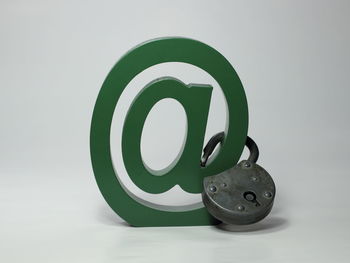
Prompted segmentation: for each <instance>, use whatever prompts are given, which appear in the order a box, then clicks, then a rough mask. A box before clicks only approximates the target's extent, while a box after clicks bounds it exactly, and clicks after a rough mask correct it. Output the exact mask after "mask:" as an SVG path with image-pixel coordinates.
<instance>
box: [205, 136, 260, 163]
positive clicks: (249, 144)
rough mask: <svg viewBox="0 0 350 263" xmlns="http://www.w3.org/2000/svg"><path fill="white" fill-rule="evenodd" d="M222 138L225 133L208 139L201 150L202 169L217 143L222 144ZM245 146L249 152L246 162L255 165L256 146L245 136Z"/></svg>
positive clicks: (256, 157) (257, 155) (257, 152)
mask: <svg viewBox="0 0 350 263" xmlns="http://www.w3.org/2000/svg"><path fill="white" fill-rule="evenodd" d="M224 137H225V133H224V132H219V133H217V134H215V135H214V136H213V137H211V138H210V140H209V141H208V143H207V145H206V146H205V147H204V149H203V155H202V158H201V162H200V164H201V166H202V167H205V165H206V164H207V161H208V159H209V157H210V155H211V154H212V153H213V151H214V149H215V147H216V146H217V145H218V143H222V142H223V140H224ZM245 146H247V148H248V149H249V152H250V153H249V157H248V161H249V162H252V163H256V162H257V161H258V158H259V148H258V145H257V144H256V143H255V142H254V140H253V139H252V138H250V137H249V136H247V139H246V141H245Z"/></svg>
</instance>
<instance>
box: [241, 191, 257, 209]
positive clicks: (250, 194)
mask: <svg viewBox="0 0 350 263" xmlns="http://www.w3.org/2000/svg"><path fill="white" fill-rule="evenodd" d="M243 197H244V199H245V200H247V201H248V202H251V203H254V204H255V206H260V204H259V202H258V201H257V200H256V194H255V193H254V192H252V191H247V192H244V194H243Z"/></svg>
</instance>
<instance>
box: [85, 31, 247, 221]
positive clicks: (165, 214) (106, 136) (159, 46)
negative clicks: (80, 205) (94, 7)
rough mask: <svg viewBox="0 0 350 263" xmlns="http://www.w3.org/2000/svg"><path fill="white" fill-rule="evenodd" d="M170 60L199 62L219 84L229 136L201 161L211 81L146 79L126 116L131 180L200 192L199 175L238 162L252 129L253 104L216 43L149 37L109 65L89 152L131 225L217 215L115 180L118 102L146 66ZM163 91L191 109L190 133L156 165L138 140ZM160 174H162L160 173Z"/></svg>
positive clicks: (156, 188)
mask: <svg viewBox="0 0 350 263" xmlns="http://www.w3.org/2000/svg"><path fill="white" fill-rule="evenodd" d="M165 62H183V63H188V64H191V65H193V66H196V67H199V68H201V69H203V70H204V71H206V72H207V73H208V74H210V75H211V76H212V77H213V78H214V79H215V80H216V81H217V83H218V84H219V86H220V88H221V89H222V91H223V93H224V95H225V98H226V102H227V111H228V112H227V113H228V114H227V116H228V119H227V122H226V123H227V124H226V130H225V134H226V136H225V141H224V142H223V144H222V147H221V148H220V150H219V152H218V154H217V156H216V157H215V159H214V160H213V161H212V162H211V163H210V164H209V165H208V166H207V167H204V168H203V167H200V165H199V161H200V157H201V151H202V147H203V143H204V135H205V128H206V124H207V117H208V111H209V105H210V99H211V92H212V87H211V86H210V85H204V84H185V83H182V82H181V81H180V80H177V79H175V78H170V77H163V78H159V79H156V80H154V81H152V82H151V83H149V84H148V85H146V87H144V88H143V89H142V91H141V92H140V93H139V94H138V95H137V97H136V98H135V99H134V101H133V103H132V105H131V107H130V109H129V111H128V114H127V116H126V119H125V122H124V127H123V137H122V154H123V159H124V164H125V167H126V170H127V172H128V175H129V176H130V178H131V180H132V181H133V182H134V183H135V184H136V185H137V186H138V187H139V188H141V189H142V190H144V191H146V192H149V193H162V192H165V191H167V190H169V189H170V188H172V187H173V186H174V185H177V184H178V185H179V186H180V187H181V188H182V189H183V190H184V191H187V192H190V193H200V192H202V181H203V178H204V177H206V176H210V175H214V174H217V173H220V172H222V171H224V170H227V169H229V168H231V167H232V166H234V165H235V164H236V163H237V162H238V160H239V158H240V156H241V153H242V150H243V147H244V144H245V140H246V137H247V129H248V106H247V101H246V97H245V93H244V89H243V86H242V83H241V81H240V80H239V77H238V76H237V74H236V72H235V70H234V69H233V67H232V66H231V64H230V63H229V62H228V61H227V60H226V59H225V57H224V56H222V55H221V54H220V53H219V52H218V51H216V50H215V49H213V48H211V47H209V46H207V45H206V44H204V43H201V42H199V41H196V40H192V39H187V38H160V39H155V40H151V41H148V42H145V43H143V44H141V45H139V46H137V47H135V48H134V49H132V50H131V51H129V52H128V53H127V54H126V55H124V56H123V57H122V58H121V59H120V60H119V61H118V62H117V63H116V65H115V66H114V67H113V68H112V70H111V71H110V73H109V74H108V76H107V78H106V79H105V81H104V83H103V85H102V88H101V90H100V93H99V95H98V98H97V101H96V104H95V108H94V112H93V116H92V122H91V131H90V152H91V160H92V166H93V170H94V174H95V178H96V181H97V184H98V186H99V188H100V191H101V193H102V195H103V196H104V198H105V200H106V201H107V203H108V204H109V205H110V207H111V208H112V209H113V210H114V211H115V212H116V213H117V214H118V215H119V216H120V217H122V218H123V219H124V220H125V221H126V222H128V223H129V224H131V225H134V226H188V225H210V224H216V223H217V221H216V220H215V219H214V218H213V217H211V216H210V215H209V213H208V212H207V211H206V209H205V208H203V207H201V208H198V207H193V208H192V209H191V208H186V209H185V208H184V207H176V209H171V208H169V207H167V206H164V205H157V204H153V203H149V202H147V201H145V200H142V199H140V198H139V197H137V196H135V195H134V194H132V193H131V192H130V191H129V190H128V189H127V188H126V187H125V186H124V185H123V184H122V183H121V181H120V180H119V179H118V175H117V174H116V172H115V170H114V168H113V164H112V158H111V150H110V131H111V123H112V118H113V113H114V109H115V107H116V104H117V103H118V100H119V98H120V96H121V94H122V92H123V90H124V89H125V87H126V86H127V85H128V83H129V82H130V81H131V80H132V79H133V78H134V77H135V76H136V75H137V74H139V73H140V72H142V71H143V70H145V69H147V68H149V67H151V66H154V65H157V64H160V63H165ZM164 98H173V99H175V100H177V101H178V102H179V103H181V105H182V106H183V107H184V109H185V112H186V115H187V120H188V121H187V122H188V126H187V138H186V142H185V144H184V146H183V149H182V152H181V155H180V156H178V158H177V159H176V160H175V161H174V162H173V163H172V164H171V165H170V166H169V167H167V168H166V169H164V170H162V171H153V170H151V169H150V168H149V167H147V165H145V164H144V163H143V161H142V157H141V152H140V140H141V133H142V129H143V125H144V122H145V119H146V117H147V114H148V113H149V111H150V110H151V108H152V107H153V106H154V105H155V104H156V103H157V102H158V101H160V100H162V99H164ZM160 175H161V176H160Z"/></svg>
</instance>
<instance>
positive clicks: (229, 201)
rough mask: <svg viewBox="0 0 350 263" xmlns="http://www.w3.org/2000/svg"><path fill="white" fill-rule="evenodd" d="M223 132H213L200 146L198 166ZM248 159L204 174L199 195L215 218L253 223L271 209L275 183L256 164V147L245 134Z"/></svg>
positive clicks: (231, 221)
mask: <svg viewBox="0 0 350 263" xmlns="http://www.w3.org/2000/svg"><path fill="white" fill-rule="evenodd" d="M224 136H225V134H224V132H221V133H218V134H216V135H214V136H213V137H212V138H211V139H210V140H209V142H208V144H207V145H206V146H205V148H204V150H203V157H202V159H201V166H205V165H206V163H207V160H208V158H209V156H210V155H211V154H212V152H213V151H214V149H215V147H216V145H217V144H218V143H220V142H222V141H223V138H224ZM246 146H247V147H248V149H249V151H250V155H249V158H248V160H243V161H241V162H239V163H238V164H237V165H235V166H234V167H233V168H231V169H229V170H226V171H224V172H222V173H220V174H217V175H213V176H208V177H205V178H204V180H203V192H202V199H203V203H204V205H205V207H206V208H207V209H208V211H209V213H210V214H211V215H212V216H214V217H215V218H217V219H218V220H220V221H222V222H224V223H227V224H235V225H247V224H253V223H256V222H258V221H260V220H262V219H263V218H265V217H266V216H267V215H268V214H269V213H270V211H271V209H272V206H273V202H274V199H275V194H276V188H275V183H274V181H273V179H272V177H271V176H270V175H269V173H268V172H267V171H266V170H265V169H264V168H262V167H261V166H260V165H258V164H256V161H257V160H258V157H259V149H258V146H257V145H256V143H255V142H254V141H253V140H252V139H251V138H250V137H248V136H247V140H246Z"/></svg>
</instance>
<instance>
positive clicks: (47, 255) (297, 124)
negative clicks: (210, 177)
mask: <svg viewBox="0 0 350 263" xmlns="http://www.w3.org/2000/svg"><path fill="white" fill-rule="evenodd" d="M349 11H350V4H349V2H348V1H203V0H202V1H189V0H187V1H48V0H45V1H24V0H23V1H18V0H11V1H10V0H7V1H5V0H2V1H1V2H0V37H1V39H0V40H1V41H0V121H1V129H0V261H1V262H84V263H86V262H186V261H198V262H349V258H350V225H349V220H350V211H349V210H350V205H349V196H348V193H349V191H348V189H349V183H350V174H349V167H348V160H349V155H350V151H349V147H350V143H349V139H348V138H349V134H350V133H349V131H350V125H349V113H350V107H349V96H350V91H349V69H350V51H349V46H350V30H349V25H350V12H349ZM161 36H184V37H190V38H194V39H197V40H200V41H202V42H204V43H207V44H209V45H211V46H212V47H214V48H216V49H217V50H218V51H219V52H221V53H222V54H223V55H224V56H225V57H226V58H227V59H228V60H229V61H230V62H231V64H232V65H233V66H234V68H235V69H236V71H237V73H238V74H239V76H240V78H241V80H242V83H243V85H244V87H245V90H246V93H247V97H248V103H249V113H250V127H249V134H250V135H251V136H252V137H253V138H255V140H256V141H257V142H258V144H259V146H260V150H261V158H260V160H259V163H260V164H261V165H262V166H264V167H265V168H266V169H267V170H268V171H269V172H270V173H271V175H272V176H273V177H274V179H275V182H276V186H277V190H278V195H277V197H276V202H275V207H274V209H273V211H272V213H271V214H270V216H269V217H268V218H267V219H265V220H264V221H262V222H261V223H258V224H256V225H253V226H250V227H246V228H230V229H229V230H231V231H224V230H223V229H222V228H217V227H214V226H208V227H173V228H172V227H169V228H134V227H130V226H128V225H127V224H125V223H123V221H122V220H121V219H120V218H119V217H118V216H117V215H116V214H114V212H113V211H112V210H111V209H110V208H109V207H108V206H107V204H106V202H105V201H104V200H103V198H102V196H101V194H100V192H99V190H98V188H97V185H96V183H95V180H94V176H93V173H92V169H91V164H90V157H89V129H90V121H91V115H92V110H93V106H94V103H95V100H96V97H97V94H98V92H99V89H100V87H101V84H102V82H103V80H104V78H105V76H106V75H107V73H108V71H109V70H110V68H111V67H112V66H113V65H114V63H115V62H116V61H117V60H118V58H119V57H120V56H122V55H123V54H124V53H125V52H126V51H127V50H129V49H130V48H131V47H133V46H135V45H137V44H139V43H140V42H143V41H145V40H148V39H151V38H155V37H161ZM173 66H174V67H175V68H179V71H176V74H178V75H180V76H179V78H183V81H185V82H187V79H189V80H191V79H192V77H193V78H198V79H199V80H200V81H202V80H203V79H205V78H206V77H205V76H202V75H201V73H198V72H193V76H192V75H191V74H192V73H191V74H190V73H189V72H190V71H187V70H182V71H181V69H180V68H181V65H173ZM154 70H155V71H154V72H156V73H147V74H148V75H147V74H146V75H145V76H143V80H146V79H147V78H150V80H152V78H153V75H152V74H155V75H157V77H161V76H162V75H160V76H158V73H159V74H163V73H164V72H166V71H167V70H168V69H167V68H158V69H157V68H156V69H154ZM157 70H158V71H157ZM191 70H193V71H195V69H191ZM157 72H158V73H157ZM174 74H175V73H174ZM181 74H183V76H181ZM186 74H187V75H186ZM202 78H203V79H202ZM203 81H204V80H203ZM208 81H210V80H208ZM134 86H135V89H134V91H135V92H136V89H137V87H138V84H137V83H136V84H134ZM131 89H132V88H131ZM130 94H131V95H130V98H131V97H132V93H130ZM135 94H136V93H135ZM215 94H216V95H215V99H213V101H212V105H211V109H210V111H211V113H210V114H211V117H210V118H209V123H208V129H207V134H206V139H208V138H209V137H210V136H211V135H212V134H213V133H214V132H215V131H219V130H220V129H221V128H222V127H223V126H224V121H223V120H224V118H223V116H224V113H223V112H222V103H221V102H222V98H221V97H220V91H219V90H218V88H217V87H216V89H215ZM123 103H125V105H127V103H128V100H127V99H125V101H124V102H123ZM126 110H127V109H124V111H126ZM167 116H172V117H173V118H174V122H170V121H167V119H168V118H167ZM117 121H118V120H115V122H114V123H113V125H118V124H116V122H117ZM163 121H164V122H163ZM147 125H148V126H146V128H145V134H144V137H143V151H144V154H145V156H144V158H145V159H146V161H147V162H148V163H149V164H150V165H153V166H154V167H157V166H159V167H161V166H164V165H166V164H167V163H168V162H170V161H171V158H172V156H175V155H176V151H177V150H178V149H179V147H180V144H181V141H182V137H181V136H182V134H183V129H184V125H185V124H184V116H183V114H182V112H181V109H179V107H178V105H177V104H176V103H172V104H169V105H168V106H167V104H165V103H163V104H162V103H160V104H159V105H158V111H157V110H155V111H154V112H152V113H151V115H150V122H149V123H148V124H147ZM113 129H114V128H113ZM176 131H180V132H178V133H176ZM153 132H154V133H153ZM113 133H115V134H116V136H114V137H113V138H116V137H117V134H118V131H117V130H116V131H114V130H113ZM158 138H160V139H161V141H162V144H161V145H160V144H156V145H155V146H154V148H151V147H152V144H154V142H156V139H158ZM112 140H113V139H112ZM115 140H116V141H118V139H115ZM116 147H117V145H116V146H112V148H113V149H112V150H113V151H114V153H115V155H116V156H114V157H113V158H115V161H116V162H118V156H117V155H118V149H117V148H116ZM122 176H123V175H122ZM124 177H125V178H127V176H126V175H125V174H124ZM125 180H127V179H125ZM175 190H176V189H175ZM175 190H174V191H175ZM135 191H137V189H136V190H135ZM139 194H140V195H142V194H144V193H142V191H141V192H140V193H139ZM173 196H174V195H169V196H163V197H162V199H161V200H158V201H159V202H167V201H169V202H174V203H176V202H178V201H176V200H175V201H174V200H172V198H171V197H173ZM145 198H149V199H152V198H154V197H152V196H146V197H145ZM181 198H182V199H183V200H184V201H186V202H192V201H193V200H194V199H196V198H197V199H198V196H186V195H183V196H182V197H181ZM141 216H142V215H141Z"/></svg>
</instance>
